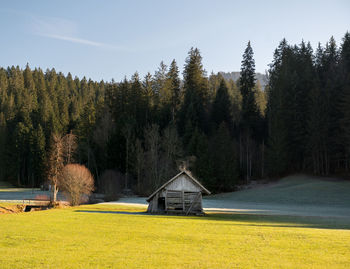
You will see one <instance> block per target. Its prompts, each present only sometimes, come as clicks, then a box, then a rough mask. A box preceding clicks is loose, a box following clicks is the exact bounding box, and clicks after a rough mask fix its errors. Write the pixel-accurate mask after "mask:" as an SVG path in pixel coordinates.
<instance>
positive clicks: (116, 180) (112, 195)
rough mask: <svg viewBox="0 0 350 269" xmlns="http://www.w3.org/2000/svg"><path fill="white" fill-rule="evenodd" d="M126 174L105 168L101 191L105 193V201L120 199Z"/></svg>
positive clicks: (101, 179)
mask: <svg viewBox="0 0 350 269" xmlns="http://www.w3.org/2000/svg"><path fill="white" fill-rule="evenodd" d="M122 182H124V176H123V175H122V174H121V173H120V172H117V171H115V170H105V171H104V172H103V174H102V175H101V178H100V191H101V192H102V193H103V194H105V201H116V200H118V198H119V196H120V193H121V186H122Z"/></svg>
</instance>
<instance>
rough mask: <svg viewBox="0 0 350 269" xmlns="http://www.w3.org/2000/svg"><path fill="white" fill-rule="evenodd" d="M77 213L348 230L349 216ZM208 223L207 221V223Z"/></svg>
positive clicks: (254, 225) (252, 225)
mask: <svg viewBox="0 0 350 269" xmlns="http://www.w3.org/2000/svg"><path fill="white" fill-rule="evenodd" d="M75 212H79V213H102V214H121V215H143V216H149V217H156V218H164V219H172V218H175V219H182V220H192V221H193V220H195V221H207V222H208V221H210V222H211V221H212V223H209V224H213V225H215V226H220V225H232V226H251V227H271V228H279V227H288V228H316V229H342V230H350V217H344V218H334V217H333V218H330V217H302V216H285V215H283V216H282V215H279V216H278V215H261V214H235V213H226V214H225V213H209V214H206V215H205V216H176V215H154V214H149V213H147V212H140V211H138V212H132V211H103V210H75ZM207 224H208V223H207Z"/></svg>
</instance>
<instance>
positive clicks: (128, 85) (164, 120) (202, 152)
mask: <svg viewBox="0 0 350 269" xmlns="http://www.w3.org/2000/svg"><path fill="white" fill-rule="evenodd" d="M254 74H255V63H254V58H253V50H252V48H251V45H250V43H248V45H247V48H246V50H245V52H244V54H243V60H242V66H241V77H240V79H239V81H237V83H235V82H234V81H232V80H229V81H227V80H225V79H223V77H222V76H221V75H220V74H213V73H212V74H210V75H209V76H208V75H207V73H206V71H205V70H204V68H203V66H202V58H201V55H200V52H199V50H198V49H193V48H192V49H191V50H190V51H189V53H188V56H187V58H186V63H185V66H184V70H183V73H182V75H183V77H182V78H180V72H179V69H178V66H177V64H176V62H175V60H174V61H172V62H171V63H170V65H169V66H167V65H165V64H164V63H163V62H162V63H161V64H160V66H159V68H158V70H157V71H156V72H155V73H154V74H153V75H152V74H150V73H148V74H147V75H146V76H145V77H144V78H140V77H139V75H138V74H137V73H135V74H134V75H133V76H132V77H131V79H126V78H125V79H124V80H123V81H121V82H118V83H117V82H114V81H113V80H112V81H111V82H103V81H101V82H94V81H91V80H87V79H86V78H83V79H78V78H74V79H73V78H72V76H71V75H70V74H68V75H67V76H64V75H63V74H62V73H56V71H55V70H54V69H52V70H47V71H46V72H45V73H44V72H43V71H42V70H41V69H35V70H31V69H30V68H29V66H28V65H27V66H26V68H25V69H24V70H21V69H20V68H18V67H11V68H7V69H0V180H8V181H11V182H13V183H15V184H17V185H19V186H39V185H41V184H42V183H44V182H45V181H46V178H47V158H48V152H49V151H50V145H51V143H52V141H51V140H52V137H53V134H61V135H64V134H67V133H74V134H75V135H77V137H78V150H77V151H76V152H77V154H76V155H77V156H75V159H76V160H77V161H78V162H79V163H82V164H84V165H86V166H87V167H88V168H89V169H90V171H91V172H92V173H93V174H94V177H95V184H96V185H97V186H96V187H97V189H103V186H101V185H102V184H103V180H100V179H101V177H103V174H104V172H105V171H110V170H111V169H113V170H117V171H118V172H119V174H120V173H121V174H123V175H124V180H123V188H125V189H132V190H133V191H134V192H136V193H139V194H148V193H150V192H151V191H152V190H154V188H156V187H157V186H158V185H160V184H161V183H163V182H164V181H165V180H167V179H169V178H170V177H171V176H173V175H174V174H176V173H177V171H178V167H180V166H185V167H187V169H190V170H191V171H192V172H193V173H194V174H195V175H196V176H197V177H198V178H199V179H200V180H201V181H202V182H203V183H204V184H205V186H207V187H208V188H209V189H210V190H212V191H214V192H220V191H230V190H233V189H234V188H235V186H236V185H237V184H240V183H243V182H247V181H249V180H250V179H252V178H257V179H258V178H262V177H266V176H278V175H282V174H285V173H290V172H301V171H305V172H311V173H314V174H322V175H326V174H330V173H335V172H344V171H345V172H347V171H348V165H349V161H350V156H349V154H350V36H349V34H348V33H347V34H346V35H345V36H344V39H343V42H342V44H341V46H340V47H339V48H338V47H337V46H336V44H335V42H334V40H333V38H331V39H330V41H329V42H328V43H327V44H326V46H325V47H321V46H319V47H318V48H317V50H316V52H315V53H314V52H313V50H312V48H311V46H310V44H305V43H304V42H302V43H301V44H300V45H298V46H291V45H288V44H287V42H286V41H285V40H283V41H282V42H281V43H280V45H279V47H278V48H277V49H276V51H275V54H274V60H273V63H272V64H271V66H270V70H269V84H268V86H267V87H266V88H265V90H263V89H262V88H261V86H260V85H259V83H256V80H255V78H254Z"/></svg>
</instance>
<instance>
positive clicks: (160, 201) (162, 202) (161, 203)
mask: <svg viewBox="0 0 350 269" xmlns="http://www.w3.org/2000/svg"><path fill="white" fill-rule="evenodd" d="M158 210H161V211H165V197H159V198H158Z"/></svg>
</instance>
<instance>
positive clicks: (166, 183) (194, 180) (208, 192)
mask: <svg viewBox="0 0 350 269" xmlns="http://www.w3.org/2000/svg"><path fill="white" fill-rule="evenodd" d="M182 174H186V175H187V176H188V177H189V178H190V179H191V180H192V181H193V182H194V183H195V184H197V185H198V186H199V187H200V188H201V189H202V192H204V193H206V194H210V191H208V190H207V189H206V188H205V187H204V186H203V185H202V184H201V183H199V181H198V180H197V179H195V178H194V177H193V176H191V175H190V174H189V173H188V172H186V171H181V172H180V173H178V174H177V175H176V176H174V177H173V178H172V179H170V180H169V181H167V182H165V183H164V184H163V185H162V186H160V187H159V188H158V189H157V190H156V191H155V192H153V193H152V194H151V195H150V196H149V197H148V198H147V199H146V201H147V202H149V201H150V200H151V199H152V197H153V196H154V195H155V194H156V193H157V192H159V191H160V190H161V189H163V188H165V187H166V186H167V185H169V184H170V183H171V182H173V181H174V180H175V179H177V178H178V177H179V176H181V175H182Z"/></svg>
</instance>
